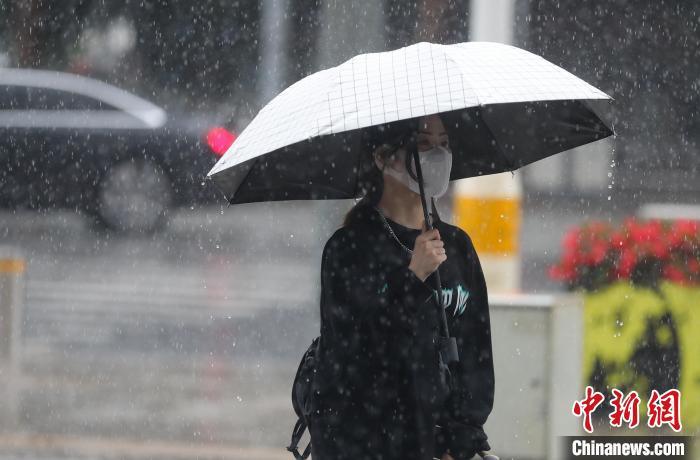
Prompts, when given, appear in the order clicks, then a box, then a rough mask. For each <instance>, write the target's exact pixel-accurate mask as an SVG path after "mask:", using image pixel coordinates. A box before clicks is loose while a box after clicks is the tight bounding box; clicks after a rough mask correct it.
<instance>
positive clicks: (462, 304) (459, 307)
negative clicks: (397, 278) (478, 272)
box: [379, 283, 469, 316]
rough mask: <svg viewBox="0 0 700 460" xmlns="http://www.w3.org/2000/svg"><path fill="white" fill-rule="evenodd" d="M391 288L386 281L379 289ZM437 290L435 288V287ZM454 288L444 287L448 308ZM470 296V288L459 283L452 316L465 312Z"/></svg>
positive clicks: (444, 304)
mask: <svg viewBox="0 0 700 460" xmlns="http://www.w3.org/2000/svg"><path fill="white" fill-rule="evenodd" d="M388 288H389V285H388V283H384V286H382V288H381V289H380V290H379V294H382V293H384V292H386V291H387V290H388ZM433 292H435V289H433ZM453 292H454V289H452V288H442V307H443V308H444V309H445V310H447V309H448V308H450V305H451V304H452V293H453ZM468 298H469V290H467V289H464V288H463V287H462V285H461V284H458V285H457V303H456V304H455V311H454V313H453V314H452V316H459V315H461V314H462V313H464V309H465V308H467V299H468Z"/></svg>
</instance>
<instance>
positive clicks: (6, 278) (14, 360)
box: [0, 248, 25, 427]
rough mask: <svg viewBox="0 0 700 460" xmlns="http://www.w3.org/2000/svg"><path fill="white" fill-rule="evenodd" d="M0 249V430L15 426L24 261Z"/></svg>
mask: <svg viewBox="0 0 700 460" xmlns="http://www.w3.org/2000/svg"><path fill="white" fill-rule="evenodd" d="M17 253H18V252H17V251H16V250H11V249H4V248H0V382H3V383H2V385H0V387H2V388H3V390H2V391H0V427H13V426H16V424H17V420H18V400H19V398H18V394H17V390H18V385H17V380H18V377H19V372H20V364H19V361H20V354H19V347H20V338H21V327H22V310H23V304H24V273H25V262H24V259H22V258H21V257H19V256H18V255H17Z"/></svg>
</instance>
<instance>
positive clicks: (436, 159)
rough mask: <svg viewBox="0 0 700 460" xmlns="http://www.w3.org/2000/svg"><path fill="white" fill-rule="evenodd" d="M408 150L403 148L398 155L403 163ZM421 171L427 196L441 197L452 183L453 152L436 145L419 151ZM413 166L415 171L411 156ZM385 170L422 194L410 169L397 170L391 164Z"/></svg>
mask: <svg viewBox="0 0 700 460" xmlns="http://www.w3.org/2000/svg"><path fill="white" fill-rule="evenodd" d="M405 155H406V151H405V150H402V151H401V153H400V154H399V155H398V157H399V158H400V161H401V164H404V165H405V164H406V162H405ZM418 158H419V160H420V167H421V172H422V173H423V189H424V190H425V196H426V197H428V198H429V197H436V198H437V197H440V196H442V195H444V194H445V192H446V191H447V186H448V185H449V184H450V172H451V170H452V153H451V152H450V151H449V150H447V149H446V148H444V147H441V146H439V145H436V146H435V147H433V148H432V149H430V150H425V151H423V152H419V153H418ZM411 167H412V168H413V171H414V172H415V162H414V161H413V158H411ZM384 171H385V172H386V173H387V174H389V175H390V176H393V177H394V178H396V179H397V180H399V181H400V182H401V183H402V184H404V185H405V186H406V187H408V188H409V189H411V190H412V191H413V192H415V193H416V194H418V195H420V187H419V186H418V182H417V181H415V180H414V179H413V178H412V177H411V176H409V175H408V171H406V170H403V171H397V170H395V169H394V168H392V167H391V166H388V165H387V167H386V168H384Z"/></svg>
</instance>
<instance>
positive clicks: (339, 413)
mask: <svg viewBox="0 0 700 460" xmlns="http://www.w3.org/2000/svg"><path fill="white" fill-rule="evenodd" d="M363 144H364V146H363V147H364V151H365V153H366V156H367V157H369V158H365V160H368V161H364V162H363V164H364V170H363V171H362V172H361V175H360V179H359V180H360V183H359V184H358V185H359V186H360V187H361V188H362V189H363V190H364V192H365V193H364V196H363V198H362V199H361V200H360V201H359V202H358V203H357V204H356V205H355V206H354V207H353V208H352V209H351V210H350V212H349V213H348V214H347V216H346V218H345V221H344V223H343V226H342V227H340V228H339V229H338V230H336V231H335V233H334V234H333V235H332V236H331V237H330V239H329V240H328V242H327V243H326V245H325V247H324V250H323V256H322V268H321V280H322V284H321V286H322V288H321V345H320V348H319V356H318V361H317V375H316V378H315V379H314V394H313V402H312V406H313V407H314V412H313V413H314V416H313V417H312V419H311V423H310V427H309V430H310V433H311V440H312V441H311V444H312V457H313V458H314V460H327V459H328V460H330V459H333V460H339V459H346V458H347V459H353V460H360V459H384V460H386V459H402V460H407V459H416V460H425V459H432V458H434V457H437V458H440V459H443V460H451V459H455V460H466V459H469V458H472V457H473V456H474V455H475V454H476V453H477V452H479V453H481V455H482V456H483V455H485V454H483V452H484V451H487V450H489V449H490V446H489V444H488V442H487V436H486V434H485V433H484V430H483V424H484V423H485V422H486V419H487V417H488V415H489V414H490V412H491V409H492V406H493V389H494V371H493V361H492V356H491V336H490V320H489V309H488V299H487V291H486V283H485V280H484V275H483V272H482V270H481V266H480V263H479V259H478V257H477V254H476V252H475V250H474V247H473V245H472V243H471V240H470V238H469V236H467V234H466V233H465V232H464V231H462V230H461V229H459V228H458V227H455V226H453V225H450V224H448V223H445V222H442V221H440V220H439V218H438V216H437V215H434V216H433V221H434V222H433V224H434V228H433V229H431V230H427V226H426V223H425V219H424V213H423V209H422V205H421V198H420V194H419V193H420V191H419V185H418V182H417V176H416V172H415V164H414V162H413V161H409V159H412V158H413V152H414V151H415V150H416V149H417V151H418V153H419V158H420V163H421V165H420V166H421V167H420V169H421V170H422V176H423V181H424V184H423V185H424V190H425V195H426V196H429V197H431V198H435V197H439V196H441V195H443V194H444V193H445V191H446V190H447V186H448V183H449V178H450V170H451V164H452V153H451V151H450V148H449V138H448V136H447V134H446V129H445V127H444V125H443V122H442V120H441V118H440V117H439V116H438V115H429V116H424V117H421V118H418V119H415V118H414V119H410V120H406V121H403V122H398V123H392V124H390V125H380V126H378V127H376V128H375V129H371V130H367V131H366V134H365V135H364V136H363ZM433 209H434V208H433ZM438 267H439V268H440V273H439V276H440V279H441V285H442V292H441V293H440V295H439V296H438V295H437V291H435V290H434V289H433V288H431V286H433V285H434V283H433V282H432V281H434V280H432V277H434V276H435V273H436V271H437V270H438ZM436 301H437V302H439V305H440V308H444V309H445V313H446V315H447V318H448V322H449V331H450V332H451V335H452V336H454V337H455V338H456V342H457V348H458V353H459V361H458V362H456V363H452V364H451V365H450V367H449V368H448V367H447V366H446V365H445V364H444V363H443V361H442V359H441V355H440V353H439V352H438V349H437V345H436V343H437V340H436V339H437V335H438V330H439V321H440V319H439V310H438V309H437V308H436V304H435V302H436Z"/></svg>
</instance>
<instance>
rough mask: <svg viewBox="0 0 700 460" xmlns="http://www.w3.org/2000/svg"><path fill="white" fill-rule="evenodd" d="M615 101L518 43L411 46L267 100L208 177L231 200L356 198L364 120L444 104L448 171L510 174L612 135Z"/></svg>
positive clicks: (387, 119) (355, 62)
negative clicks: (604, 116)
mask: <svg viewBox="0 0 700 460" xmlns="http://www.w3.org/2000/svg"><path fill="white" fill-rule="evenodd" d="M611 99H612V98H611V97H610V96H608V95H607V94H605V93H604V92H602V91H600V90H599V89H597V88H595V87H593V86H591V85H590V84H588V83H586V82H585V81H583V80H581V79H580V78H578V77H576V76H575V75H573V74H571V73H569V72H567V71H566V70H564V69H562V68H560V67H558V66H556V65H554V64H552V63H550V62H548V61H547V60H545V59H543V58H542V57H540V56H537V55H535V54H532V53H530V52H528V51H525V50H522V49H520V48H517V47H514V46H509V45H504V44H499V43H491V42H467V43H458V44H453V45H441V44H433V43H425V42H421V43H416V44H414V45H411V46H407V47H404V48H401V49H398V50H395V51H388V52H382V53H368V54H361V55H358V56H355V57H353V58H352V59H350V60H348V61H346V62H344V63H342V64H340V65H338V66H336V67H333V68H330V69H326V70H322V71H319V72H316V73H314V74H312V75H309V76H307V77H305V78H303V79H302V80H300V81H298V82H296V83H294V84H293V85H291V86H290V87H288V88H287V89H285V90H284V91H282V92H281V93H280V94H279V95H278V96H276V97H275V98H274V99H273V100H272V101H270V102H269V103H268V104H267V105H265V106H264V107H263V108H262V110H260V112H259V113H258V114H257V116H256V117H255V118H254V119H253V120H252V121H251V123H250V124H249V125H248V126H247V127H246V128H245V129H244V130H243V131H242V132H241V134H240V135H239V136H238V138H237V139H236V141H235V142H234V143H233V145H232V146H231V147H230V148H229V149H228V151H227V152H226V153H225V154H224V155H223V156H222V157H221V159H220V160H219V161H218V162H217V163H216V165H215V166H214V167H213V168H212V170H211V171H210V172H209V174H208V176H207V177H208V178H210V179H211V180H212V181H213V182H214V183H215V185H216V186H217V187H219V188H220V189H221V190H222V191H223V192H224V194H225V195H226V197H227V199H228V200H229V202H231V203H244V202H254V201H270V200H288V199H334V198H336V199H337V198H353V197H356V196H357V194H358V193H359V191H358V189H357V177H356V176H357V174H358V172H359V167H358V162H359V161H360V152H357V149H358V148H359V144H358V142H357V138H358V133H359V131H361V129H362V128H366V127H369V126H375V125H380V124H385V123H391V122H396V121H399V120H406V119H410V118H415V117H420V116H423V115H429V114H436V113H439V114H441V116H442V117H443V121H444V122H445V126H446V127H447V129H448V134H449V135H450V145H451V147H452V150H453V155H454V156H455V157H454V159H453V171H452V174H451V177H450V178H451V179H452V180H454V179H460V178H464V177H472V176H478V175H484V174H493V173H498V172H503V171H509V170H510V171H512V170H514V169H517V168H519V167H521V166H523V165H525V164H528V163H531V162H533V161H537V160H539V159H541V158H544V157H547V156H549V155H552V154H554V153H558V152H561V151H564V150H568V149H571V148H574V147H577V146H579V145H583V144H586V143H589V142H592V141H595V140H598V139H602V138H604V137H607V136H609V135H611V134H612V130H611V129H610V128H608V126H607V124H606V123H605V122H603V121H602V120H601V118H600V116H599V115H598V114H597V112H598V111H599V110H595V109H594V108H593V103H594V102H595V101H610V100H611Z"/></svg>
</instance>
